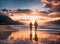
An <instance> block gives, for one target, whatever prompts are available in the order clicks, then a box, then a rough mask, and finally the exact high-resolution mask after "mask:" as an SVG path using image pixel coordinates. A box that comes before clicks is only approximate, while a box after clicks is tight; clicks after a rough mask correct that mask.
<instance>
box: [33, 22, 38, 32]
mask: <svg viewBox="0 0 60 44" xmlns="http://www.w3.org/2000/svg"><path fill="white" fill-rule="evenodd" d="M34 26H35V31H37V26H38V24H37V22H36V21H35V23H34Z"/></svg>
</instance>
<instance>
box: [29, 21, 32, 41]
mask: <svg viewBox="0 0 60 44" xmlns="http://www.w3.org/2000/svg"><path fill="white" fill-rule="evenodd" d="M29 25H30V40H31V41H32V22H30V24H29Z"/></svg>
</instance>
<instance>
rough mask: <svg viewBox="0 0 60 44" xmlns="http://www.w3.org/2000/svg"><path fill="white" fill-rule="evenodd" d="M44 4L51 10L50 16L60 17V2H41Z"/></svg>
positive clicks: (55, 0) (59, 0)
mask: <svg viewBox="0 0 60 44" xmlns="http://www.w3.org/2000/svg"><path fill="white" fill-rule="evenodd" d="M41 1H42V2H43V3H44V5H43V6H44V7H45V8H49V9H50V11H51V13H49V14H48V16H49V15H50V16H51V17H52V16H54V17H60V13H59V12H60V0H41Z"/></svg>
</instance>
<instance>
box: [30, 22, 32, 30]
mask: <svg viewBox="0 0 60 44" xmlns="http://www.w3.org/2000/svg"><path fill="white" fill-rule="evenodd" d="M30 30H32V22H30Z"/></svg>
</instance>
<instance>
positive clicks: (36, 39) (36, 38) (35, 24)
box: [30, 21, 38, 41]
mask: <svg viewBox="0 0 60 44" xmlns="http://www.w3.org/2000/svg"><path fill="white" fill-rule="evenodd" d="M32 25H33V24H32V22H30V40H32ZM37 26H38V24H37V22H36V21H35V23H34V27H35V41H38V37H37Z"/></svg>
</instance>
